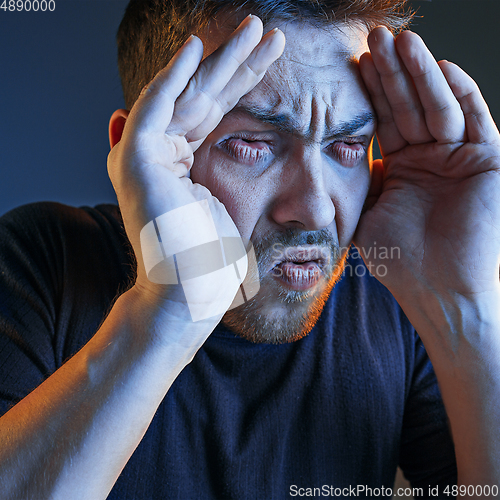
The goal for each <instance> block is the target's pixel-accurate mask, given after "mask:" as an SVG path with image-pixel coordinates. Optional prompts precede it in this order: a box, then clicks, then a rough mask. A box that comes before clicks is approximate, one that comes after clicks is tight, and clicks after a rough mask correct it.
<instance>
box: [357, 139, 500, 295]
mask: <svg viewBox="0 0 500 500" xmlns="http://www.w3.org/2000/svg"><path fill="white" fill-rule="evenodd" d="M487 156H488V148H487V147H484V146H476V145H470V144H465V145H462V146H458V147H457V146H446V145H438V144H435V143H433V144H429V145H418V146H407V147H406V148H405V149H404V150H402V151H399V152H397V153H393V154H392V155H390V156H388V157H386V159H385V162H384V163H385V167H386V172H385V180H384V185H383V191H382V193H381V195H380V196H379V198H378V200H377V203H376V204H375V205H374V206H373V207H372V208H371V209H369V210H368V211H367V212H366V213H365V214H364V216H363V218H362V219H361V221H360V225H359V232H358V235H359V237H358V242H359V244H360V245H361V246H363V244H365V245H367V244H368V245H369V244H370V242H374V241H376V242H377V245H378V246H379V248H380V247H381V246H384V247H386V248H398V249H399V250H398V253H397V254H395V255H398V257H400V258H398V259H397V260H395V261H394V262H391V267H390V268H389V269H390V273H388V274H387V276H386V277H385V280H384V282H385V283H386V284H387V285H388V286H389V287H390V288H392V287H393V286H394V284H395V283H394V282H401V281H403V282H405V283H411V282H413V281H414V280H419V281H421V282H422V284H423V285H424V286H430V284H429V283H428V282H426V280H428V278H427V277H428V276H430V277H431V278H432V279H440V280H441V281H444V282H447V283H448V286H449V287H450V289H454V290H457V291H460V292H463V293H466V291H469V292H470V291H479V290H481V289H484V287H491V286H492V285H493V286H494V285H495V274H494V272H492V269H495V266H497V265H498V263H497V255H498V253H499V251H500V210H499V206H498V203H497V200H496V199H495V196H494V193H496V192H498V191H499V189H500V176H499V175H498V173H496V172H494V171H493V170H492V167H495V164H494V160H492V159H491V160H486V161H482V160H483V159H484V158H485V157H487ZM481 163H482V165H481V170H480V171H477V165H478V164H481ZM438 172H439V173H438ZM472 172H476V173H474V174H472V175H471V173H472ZM492 194H493V195H492ZM363 242H365V243H363ZM486 242H488V245H486V244H485V243H486ZM381 264H382V265H384V264H387V262H383V261H382V260H379V261H378V263H377V265H381ZM452 280H453V281H452Z"/></svg>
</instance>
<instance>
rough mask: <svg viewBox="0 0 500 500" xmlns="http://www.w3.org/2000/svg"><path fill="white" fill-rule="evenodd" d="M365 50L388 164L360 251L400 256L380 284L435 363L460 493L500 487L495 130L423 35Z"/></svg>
mask: <svg viewBox="0 0 500 500" xmlns="http://www.w3.org/2000/svg"><path fill="white" fill-rule="evenodd" d="M369 45H370V50H371V54H365V55H364V56H363V57H362V59H361V61H360V67H361V73H362V76H363V79H364V81H365V83H366V85H367V88H368V91H369V93H370V95H371V98H372V102H373V105H374V107H375V110H376V112H377V115H378V119H379V128H378V130H377V135H378V140H379V143H380V146H381V150H382V153H383V156H384V159H383V161H377V162H374V165H373V183H372V191H371V193H370V199H369V200H368V201H369V203H370V205H369V208H368V210H367V211H366V213H365V214H364V216H363V217H362V219H361V220H360V225H359V227H358V233H357V237H356V243H357V244H358V245H360V246H362V247H369V246H370V245H373V244H374V241H377V245H384V246H387V247H399V248H400V255H401V258H400V259H398V260H397V261H393V262H391V264H390V266H388V273H387V275H386V276H384V277H382V276H380V277H379V279H380V280H381V281H382V282H383V283H384V284H385V285H386V286H387V287H388V288H389V290H390V291H391V292H392V293H393V295H394V296H395V297H396V299H397V300H398V302H399V303H400V305H401V307H402V308H403V310H404V311H405V313H406V314H407V316H408V318H409V319H410V321H411V322H412V324H413V325H414V326H415V328H416V330H417V331H418V332H419V335H420V337H421V338H422V340H423V342H424V344H425V347H426V349H427V352H428V354H429V357H430V359H431V361H432V363H433V366H434V369H435V372H436V375H437V378H438V382H439V386H440V389H441V392H442V395H443V400H444V403H445V407H446V411H447V413H448V417H449V421H450V426H451V431H452V435H453V440H454V444H455V452H456V457H457V467H458V481H459V484H462V485H466V486H467V485H490V486H491V485H493V484H497V485H498V484H499V483H500V439H499V436H500V434H499V432H498V429H499V428H500V411H499V407H498V404H499V403H498V401H500V315H499V309H498V304H499V303H500V285H499V267H498V266H499V256H500V203H499V202H498V192H499V191H500V159H499V158H500V137H499V134H498V130H497V129H496V127H495V124H494V122H493V120H492V118H491V116H490V114H489V111H488V109H487V106H486V104H485V102H484V100H483V99H482V97H481V95H480V92H479V90H478V88H477V85H476V84H475V83H474V81H473V80H472V79H471V78H470V77H469V76H468V75H466V74H465V73H464V72H463V71H462V70H461V69H460V68H458V67H457V66H455V65H454V64H451V63H448V62H446V61H441V62H440V63H436V61H435V60H434V58H433V57H432V55H431V54H430V53H429V51H428V50H427V48H426V47H425V45H424V44H423V42H422V40H421V39H420V38H419V37H418V36H417V35H415V34H413V33H410V32H404V33H402V34H401V35H399V36H398V38H397V39H396V40H394V38H393V37H392V35H391V34H390V33H389V32H388V31H387V30H385V29H383V28H377V29H376V30H374V31H373V32H372V33H371V34H370V37H369ZM371 263H372V264H375V266H376V265H378V264H381V263H383V262H376V261H373V262H371ZM385 264H387V261H386V262H385ZM372 268H373V267H372ZM375 269H376V267H375Z"/></svg>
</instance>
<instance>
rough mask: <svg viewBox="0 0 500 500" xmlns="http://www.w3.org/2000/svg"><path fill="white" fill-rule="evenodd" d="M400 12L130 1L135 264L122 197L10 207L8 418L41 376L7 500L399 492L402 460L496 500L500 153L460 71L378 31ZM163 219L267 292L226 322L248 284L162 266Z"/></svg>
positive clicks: (440, 487) (118, 179)
mask: <svg viewBox="0 0 500 500" xmlns="http://www.w3.org/2000/svg"><path fill="white" fill-rule="evenodd" d="M399 3H400V2H385V1H384V2H378V1H376V0H373V1H360V2H355V3H353V2H333V3H332V4H329V3H327V2H325V3H323V4H319V5H318V4H317V2H295V3H294V6H295V7H294V6H291V7H290V5H289V4H285V3H284V2H283V3H280V2H264V1H262V2H255V3H253V2H252V3H250V2H245V3H244V8H243V7H240V8H237V7H235V6H234V2H233V3H232V4H231V5H230V6H228V5H227V4H222V8H221V5H220V4H216V3H207V4H206V6H204V7H200V6H198V5H197V6H193V5H190V4H185V3H184V4H181V3H180V2H179V5H175V6H173V4H172V6H171V9H170V11H169V10H168V7H169V6H170V4H165V2H163V1H160V0H149V1H147V2H146V1H139V0H135V1H132V2H131V3H130V5H129V8H128V12H127V14H126V17H125V20H124V22H123V23H122V27H121V32H120V37H119V38H120V39H119V43H120V46H121V53H122V56H121V57H122V60H121V66H122V73H123V74H124V87H125V89H126V90H125V94H126V99H127V105H128V106H129V107H130V108H132V109H131V110H130V113H129V112H128V111H126V110H119V111H117V112H116V113H115V114H114V115H113V117H112V119H111V122H110V142H111V146H112V151H111V153H110V156H109V161H108V169H109V173H110V177H111V179H112V182H113V184H114V186H115V189H116V192H117V196H118V201H119V204H120V210H121V215H122V216H123V223H124V228H125V231H126V235H127V238H128V240H129V241H130V245H131V248H132V250H133V253H134V254H135V257H136V265H137V268H136V269H133V272H132V273H131V272H130V267H131V262H130V250H129V249H128V248H127V246H126V245H127V242H126V240H125V237H124V235H123V234H122V233H121V230H120V225H119V224H120V223H119V219H118V214H117V211H116V210H115V209H114V208H112V207H109V206H105V207H97V208H96V209H94V210H92V209H87V210H77V209H70V208H62V207H59V206H57V207H55V206H53V205H39V206H36V207H27V208H25V209H23V210H21V211H18V212H15V213H13V214H10V215H9V216H8V217H7V218H5V219H4V221H3V224H2V229H1V231H2V235H1V238H2V241H8V242H9V243H8V244H6V245H4V247H3V249H2V280H3V281H2V286H3V287H4V289H5V290H8V294H9V295H7V292H6V295H5V296H6V298H5V300H4V301H3V303H2V329H3V332H4V333H3V336H2V345H1V347H0V352H2V361H1V363H2V366H3V367H5V368H3V369H2V370H3V371H2V377H3V383H2V389H1V390H2V404H3V406H2V408H3V409H4V411H5V410H7V407H8V405H9V404H11V403H13V402H15V401H16V399H20V398H21V397H23V396H24V395H25V394H26V393H27V392H29V391H30V390H31V389H32V388H34V387H35V386H37V385H38V387H37V388H36V389H35V390H33V391H32V392H31V393H30V394H29V395H28V396H26V397H24V399H22V400H21V401H20V402H19V403H18V404H17V405H15V406H14V407H13V408H12V409H10V410H9V411H8V412H7V413H5V415H4V416H3V417H2V419H1V426H0V436H1V440H0V442H1V443H2V448H1V450H0V460H1V463H2V467H1V469H0V470H1V473H0V474H1V475H0V477H1V485H2V491H3V494H4V497H5V498H16V499H17V498H87V499H88V498H92V499H98V498H106V497H107V496H108V494H109V498H120V499H127V498H134V499H139V498H148V499H149V498H162V499H163V498H287V497H290V496H299V495H300V496H304V495H307V494H308V495H309V496H312V495H313V494H314V495H316V496H318V491H316V490H314V489H313V488H317V487H320V488H321V490H319V492H320V493H322V494H324V495H325V494H329V495H331V496H334V495H335V496H353V495H354V494H357V495H358V496H381V495H389V496H390V495H391V493H392V492H390V491H389V489H390V487H391V486H392V482H393V479H394V472H395V468H396V465H397V464H398V463H400V464H401V466H402V468H403V469H404V470H405V472H406V474H407V476H408V477H409V478H410V479H411V480H412V481H413V483H414V485H415V486H417V487H419V488H421V492H420V490H419V492H418V495H419V496H427V497H435V496H441V497H448V496H451V495H453V494H456V493H457V492H458V491H459V490H458V489H457V488H456V481H458V484H460V485H463V486H465V488H466V489H465V493H466V494H468V495H469V496H482V495H484V496H487V495H489V494H491V492H492V491H493V494H495V493H494V492H495V491H496V490H495V489H494V488H495V487H497V486H498V482H499V478H500V446H499V445H500V443H499V442H498V440H499V437H498V432H497V429H498V419H499V417H498V415H499V412H498V408H497V405H498V403H497V401H498V400H499V398H498V395H499V389H500V366H499V360H500V345H499V344H500V339H499V335H498V333H497V332H498V330H499V328H498V326H499V318H498V310H497V307H496V305H497V303H498V299H499V282H498V281H499V280H498V278H499V271H498V266H499V255H500V248H499V245H500V234H499V226H500V223H499V221H500V210H499V204H498V202H497V200H496V196H495V193H496V190H497V189H498V187H499V182H500V181H499V177H498V169H499V163H498V151H499V148H500V140H499V136H498V131H497V129H496V128H495V125H494V123H493V121H492V119H491V117H490V115H489V113H488V111H487V107H486V105H485V103H484V101H483V100H482V98H481V96H480V94H479V91H478V89H477V87H476V86H475V84H474V82H473V81H472V80H471V79H470V78H469V77H468V76H467V75H465V74H464V73H463V72H462V71H461V70H460V69H459V68H458V67H456V66H455V65H453V64H451V63H447V62H440V63H439V64H438V63H436V62H435V61H434V59H433V58H432V56H431V55H430V54H429V52H428V51H427V49H426V48H425V46H424V44H423V42H422V41H421V40H420V38H419V37H417V36H416V35H414V34H412V33H410V32H403V33H402V34H400V35H399V36H398V38H397V39H396V40H394V38H393V37H392V35H391V33H390V32H389V31H388V30H387V29H386V28H384V27H378V28H376V29H374V30H372V31H371V33H370V34H368V33H369V31H370V28H373V27H374V26H375V25H378V24H380V23H382V24H385V25H388V26H391V27H397V25H398V23H399V24H400V25H401V24H404V22H405V21H406V18H405V17H404V16H403V17H399V18H398V17H397V16H396V12H397V6H398V4H399ZM242 5H243V2H242ZM249 14H251V15H249ZM260 18H262V19H263V20H264V22H265V26H266V30H265V31H266V34H265V35H264V36H262V33H263V26H262V22H261V19H260ZM205 21H206V22H205ZM192 23H194V24H192ZM238 25H239V26H238ZM236 26H238V28H237V29H236V30H235V31H234V32H233V30H234V28H235V27H236ZM174 28H175V29H174ZM276 28H277V29H276ZM169 29H170V30H173V33H172V34H169V32H168V30H169ZM190 32H196V34H197V36H194V37H189V38H188V39H187V41H186V42H185V43H184V44H183V45H182V47H181V48H180V49H179V50H177V48H178V40H179V38H180V37H183V38H184V39H185V38H187V35H188V34H189V33H190ZM148 35H151V37H148ZM144 37H146V38H145V39H144ZM285 38H286V43H285ZM163 40H165V42H164V41H163ZM166 42H168V43H167V45H166V46H165V43H166ZM169 44H170V45H169ZM203 46H204V49H205V53H203ZM368 49H369V50H370V52H371V54H368V53H367V50H368ZM168 51H171V53H170V52H168ZM174 53H175V55H174V56H173V57H171V56H172V55H173V54H174ZM167 54H169V55H168V56H167ZM208 54H209V55H208ZM165 57H166V59H165ZM168 59H169V62H168V64H167V66H166V68H165V69H162V70H161V71H160V72H159V73H158V75H157V76H156V77H155V78H154V79H153V80H152V82H151V83H149V84H148V85H147V86H146V87H145V88H144V89H143V90H142V92H141V88H142V87H143V85H144V84H147V83H148V82H149V80H150V79H151V78H152V77H153V76H154V74H155V73H156V72H157V71H158V70H159V69H161V67H162V66H163V65H164V64H165V62H166V60H168ZM358 60H359V65H358V63H357V61H358ZM132 61H133V62H132ZM125 63H126V64H127V65H128V66H129V68H128V69H124V68H123V65H124V64H125ZM266 71H267V72H266ZM139 94H140V95H139ZM375 130H376V131H377V136H378V139H379V141H380V146H381V150H382V153H383V155H384V162H383V163H382V162H374V163H373V164H372V165H371V169H370V142H371V138H372V137H373V134H374V133H375ZM188 176H190V178H189V177H188ZM198 202H201V204H200V205H196V204H197V203H198ZM193 204H195V205H196V206H204V207H205V208H206V207H208V210H207V211H206V212H204V213H205V215H206V216H207V218H206V219H204V221H205V222H204V223H203V224H200V222H199V221H200V219H197V218H196V217H193V216H192V214H193V213H194V211H190V210H191V209H187V208H186V207H191V206H192V205H193ZM363 208H364V212H363ZM362 212H363V213H362ZM165 214H167V217H166V218H165V217H164V216H165ZM168 214H175V217H172V216H169V215H168ZM42 220H43V221H44V226H43V227H42V228H41V227H40V225H41V221H42ZM160 220H161V224H160V222H158V221H160ZM165 220H167V221H168V223H165V222H164V221H165ZM152 221H157V227H158V233H159V235H160V236H161V237H162V245H164V246H165V245H173V246H175V245H178V246H180V247H189V248H190V247H192V246H193V245H196V240H197V237H198V238H200V241H201V239H202V237H201V234H202V233H203V231H205V230H206V225H205V224H206V223H207V221H208V222H209V223H210V224H212V222H213V225H214V227H215V230H216V233H217V236H218V237H219V238H221V241H222V240H223V238H225V237H231V238H238V237H239V236H241V238H242V239H243V240H244V241H246V240H250V241H251V242H252V243H253V246H254V247H255V253H256V256H257V260H258V274H259V285H260V289H259V291H258V293H257V294H256V295H255V296H254V297H252V298H250V300H248V302H247V303H245V304H244V305H243V306H241V307H236V308H233V309H230V310H229V311H228V312H227V313H226V314H224V311H223V312H221V313H219V314H217V315H215V316H214V315H212V316H210V314H209V313H210V312H211V311H214V310H215V309H214V307H215V305H217V307H219V306H220V305H221V304H224V305H225V308H226V309H229V308H230V307H231V303H232V300H233V297H234V296H235V295H236V294H237V292H238V286H239V283H238V282H235V283H231V282H229V281H224V280H219V281H217V280H216V282H215V285H214V283H210V284H208V283H207V286H210V294H207V293H206V289H205V288H204V287H199V288H196V287H195V288H192V287H191V288H189V287H188V286H186V287H184V285H185V283H183V284H182V286H181V285H168V284H163V283H161V282H162V279H150V278H154V276H152V275H151V272H150V271H151V269H152V267H151V265H150V263H151V259H152V257H151V254H152V253H154V249H155V248H156V247H155V244H156V243H155V241H151V240H148V239H147V238H146V239H145V238H144V237H143V236H142V235H143V234H145V233H143V231H144V228H146V227H148V224H151V223H152ZM153 225H154V224H153ZM160 225H161V227H160ZM149 227H151V226H149ZM187 228H189V229H190V230H189V231H188V230H187ZM193 228H194V229H193ZM155 231H156V229H155ZM166 234H168V238H165V235H166ZM353 239H354V241H355V243H356V245H357V247H358V248H359V249H360V253H361V254H362V256H363V257H364V258H365V260H366V265H367V267H369V268H370V269H371V270H372V272H373V274H375V275H376V276H377V277H378V278H379V280H380V281H381V283H382V284H383V285H385V287H387V289H388V290H389V291H390V292H391V293H392V295H393V296H394V297H395V299H396V300H397V301H398V302H399V305H400V306H401V308H402V310H403V311H404V313H405V314H406V316H407V317H408V319H409V320H410V321H411V324H412V325H413V326H414V327H415V329H416V330H417V331H418V332H419V336H420V337H421V339H422V341H423V343H424V345H425V350H424V349H423V347H422V344H421V342H420V339H419V337H418V336H416V334H415V332H414V330H413V327H412V326H411V325H410V323H409V322H408V320H407V319H406V317H405V315H404V314H403V312H402V311H401V309H399V307H398V306H397V305H396V303H395V301H394V299H393V298H392V297H391V294H390V293H389V292H388V291H387V289H386V288H385V287H384V286H383V285H382V284H380V283H378V282H377V281H376V280H375V279H374V278H372V277H370V276H368V274H367V273H366V272H364V273H362V272H360V271H359V270H360V269H365V271H366V268H364V267H363V265H362V263H361V260H360V259H356V258H352V259H350V260H347V261H346V260H345V258H346V252H345V249H346V248H347V247H348V246H349V244H350V242H351V241H352V240H353ZM163 240H168V241H163ZM188 240H189V245H188V244H187V243H186V242H187V241H188ZM35 244H36V250H35V249H34V248H33V246H34V245H35ZM200 244H201V243H200ZM377 249H397V252H395V253H393V255H392V258H387V256H386V255H387V252H385V253H384V252H380V251H377ZM164 257H168V255H164ZM164 260H165V261H166V259H164ZM249 260H250V259H249ZM179 262H180V263H178V265H177V268H176V272H177V273H178V274H179V277H180V278H181V282H182V276H183V275H184V274H183V273H185V272H187V271H190V270H191V267H192V268H193V269H198V268H199V267H202V266H203V265H204V262H203V259H198V260H197V259H195V258H193V262H192V263H190V262H189V261H188V262H187V263H186V260H185V259H184V260H183V261H181V260H179ZM344 266H345V271H343V269H344ZM359 266H361V268H360V267H359ZM353 270H354V272H352V271H353ZM250 271H251V272H253V271H254V270H252V269H251V270H250ZM193 273H194V274H195V275H196V272H194V271H193ZM131 274H132V283H131V284H128V285H129V286H128V288H127V289H126V291H124V289H125V288H126V286H127V281H128V279H129V277H130V275H131ZM162 276H164V275H162ZM252 279H253V276H252V275H250V277H249V280H248V281H249V282H250V284H252V283H251V282H252ZM155 281H156V282H155ZM337 281H338V284H337V285H336V286H335V287H334V284H335V282H337ZM158 282H160V283H158ZM244 285H245V283H244ZM118 289H119V293H118V297H117V298H116V300H115V301H114V303H113V299H114V297H115V295H116V292H117V290H118ZM188 296H189V301H188V300H187V299H188ZM188 302H190V304H188ZM192 304H195V305H196V306H197V307H198V308H199V310H202V311H204V312H205V313H206V314H205V315H204V317H203V319H201V320H199V321H193V318H192V316H191V313H190V305H192ZM111 306H112V307H111ZM106 313H108V314H106ZM100 322H102V323H101V324H100V325H99V323H100ZM219 322H220V323H221V324H220V325H219ZM94 332H97V333H95V335H93V334H94ZM232 332H233V333H232ZM235 334H236V335H235ZM80 348H81V349H80ZM425 351H427V353H428V355H429V358H430V359H431V361H432V362H433V365H434V370H435V373H436V375H437V379H438V381H439V385H440V389H441V392H442V397H443V401H444V406H445V408H446V413H445V411H444V409H443V406H442V403H441V399H440V395H439V391H438V389H437V384H436V379H435V377H434V373H433V371H432V368H431V366H430V363H429V360H428V358H427V354H426V352H425ZM75 353H76V354H75ZM73 354H74V356H73V357H72V358H71V359H70V360H69V361H67V362H65V361H66V358H67V357H68V356H70V355H73ZM49 375H50V376H49ZM44 378H47V380H45V381H44V382H43V383H41V382H42V381H43V379H44ZM39 384H40V385H39ZM23 391H24V394H23ZM447 419H449V427H450V429H451V437H450V433H449V432H448V424H447ZM455 458H456V465H455ZM453 487H455V489H453ZM308 488H309V489H308ZM471 488H472V489H471ZM486 488H489V490H486ZM461 491H462V490H460V492H461ZM487 491H488V492H487ZM110 492H111V493H110Z"/></svg>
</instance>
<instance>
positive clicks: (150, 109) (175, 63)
mask: <svg viewBox="0 0 500 500" xmlns="http://www.w3.org/2000/svg"><path fill="white" fill-rule="evenodd" d="M202 57H203V44H202V42H201V40H200V39H199V38H197V37H196V36H194V35H192V36H190V37H189V38H188V40H187V41H186V42H185V43H184V45H183V46H182V47H181V48H180V49H179V50H178V51H177V53H176V54H175V55H174V57H173V58H172V59H171V60H170V62H169V63H168V64H167V66H166V67H165V68H163V69H162V70H161V71H160V72H159V73H158V74H157V75H156V76H155V78H154V79H153V80H152V81H151V82H150V83H149V84H148V85H146V87H144V89H143V90H142V92H141V94H140V95H139V98H138V99H137V102H136V103H135V105H134V107H133V108H132V110H131V113H130V116H129V118H128V120H127V122H130V123H129V124H128V126H129V127H132V126H133V127H134V129H136V130H140V131H144V132H147V133H151V132H153V133H154V132H157V133H161V134H163V133H164V132H165V129H166V128H167V126H168V124H169V123H170V120H171V118H172V114H173V111H174V103H175V101H176V99H177V98H178V97H179V95H180V94H181V93H182V92H183V90H184V89H185V88H186V85H188V82H189V80H190V79H191V77H192V76H193V75H194V73H195V72H196V69H197V68H198V66H199V64H200V61H201V58H202Z"/></svg>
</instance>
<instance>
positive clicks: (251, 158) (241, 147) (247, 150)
mask: <svg viewBox="0 0 500 500" xmlns="http://www.w3.org/2000/svg"><path fill="white" fill-rule="evenodd" d="M221 146H222V147H223V148H224V150H225V151H227V152H228V153H229V154H230V155H231V156H233V157H234V158H235V159H236V160H237V161H239V162H240V163H246V164H247V165H255V164H257V163H260V162H262V161H265V160H266V159H267V158H268V157H269V155H271V149H270V148H269V145H268V144H267V143H266V142H264V141H257V140H252V139H244V138H241V137H230V138H229V139H226V140H224V141H222V142H221Z"/></svg>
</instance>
